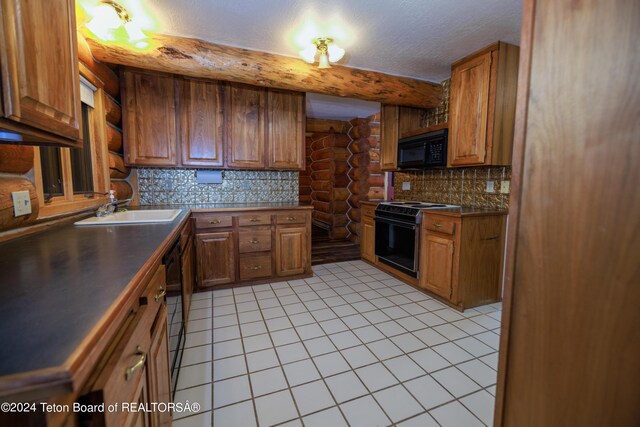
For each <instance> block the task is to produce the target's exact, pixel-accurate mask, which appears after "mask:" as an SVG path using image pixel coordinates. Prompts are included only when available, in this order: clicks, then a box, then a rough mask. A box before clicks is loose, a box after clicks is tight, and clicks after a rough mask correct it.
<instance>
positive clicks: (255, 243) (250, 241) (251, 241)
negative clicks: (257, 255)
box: [249, 239, 260, 245]
mask: <svg viewBox="0 0 640 427" xmlns="http://www.w3.org/2000/svg"><path fill="white" fill-rule="evenodd" d="M249 243H253V244H254V245H257V244H258V243H260V240H256V239H253V240H249Z"/></svg>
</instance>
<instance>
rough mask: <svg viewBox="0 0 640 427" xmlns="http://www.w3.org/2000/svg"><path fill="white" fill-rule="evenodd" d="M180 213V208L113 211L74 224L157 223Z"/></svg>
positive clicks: (171, 219) (169, 219)
mask: <svg viewBox="0 0 640 427" xmlns="http://www.w3.org/2000/svg"><path fill="white" fill-rule="evenodd" d="M178 215H180V209H156V210H141V211H124V212H115V213H113V214H111V215H108V216H103V217H101V218H98V217H91V218H87V219H83V220H82V221H78V222H76V223H74V225H82V226H87V225H118V224H157V223H162V222H171V221H173V220H174V219H176V217H177V216H178Z"/></svg>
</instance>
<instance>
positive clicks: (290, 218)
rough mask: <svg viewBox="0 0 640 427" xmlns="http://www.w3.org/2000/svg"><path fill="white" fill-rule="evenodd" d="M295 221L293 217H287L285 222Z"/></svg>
mask: <svg viewBox="0 0 640 427" xmlns="http://www.w3.org/2000/svg"><path fill="white" fill-rule="evenodd" d="M295 220H296V217H295V216H290V217H287V221H295Z"/></svg>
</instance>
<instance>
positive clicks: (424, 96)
mask: <svg viewBox="0 0 640 427" xmlns="http://www.w3.org/2000/svg"><path fill="white" fill-rule="evenodd" d="M149 35H150V38H149V40H148V41H149V42H150V44H151V46H152V48H150V49H147V50H145V51H140V50H137V49H135V48H133V47H129V46H123V45H115V44H102V43H101V42H98V41H96V40H94V39H92V38H91V37H90V35H89V34H88V33H87V34H85V36H86V38H87V42H88V43H89V45H90V47H91V52H92V54H93V56H94V57H95V58H96V59H97V60H99V61H102V62H111V63H114V64H120V65H126V66H131V67H137V68H142V69H147V70H154V71H160V72H166V73H172V74H181V75H184V76H189V77H195V78H205V79H214V80H227V81H233V82H239V83H247V84H251V85H256V86H266V87H272V88H278V89H287V90H294V91H300V92H316V93H324V94H327V95H334V96H343V97H350V98H358V99H364V100H367V101H376V102H381V103H384V104H394V105H403V106H410V107H420V108H434V107H437V106H438V105H439V104H440V102H441V98H442V88H441V86H440V85H438V84H433V83H430V82H426V81H423V80H417V79H412V78H407V77H399V76H392V75H389V74H383V73H379V72H375V71H367V70H360V69H356V68H349V67H344V66H340V65H334V66H333V67H332V68H329V69H326V70H322V69H319V68H318V66H317V65H314V64H308V63H306V62H304V61H303V60H301V59H298V58H291V57H288V56H283V55H275V54H272V53H266V52H259V51H255V50H248V49H242V48H237V47H231V46H223V45H218V44H214V43H209V42H205V41H202V40H198V39H192V38H186V37H177V36H170V35H164V34H149Z"/></svg>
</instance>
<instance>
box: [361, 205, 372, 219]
mask: <svg viewBox="0 0 640 427" xmlns="http://www.w3.org/2000/svg"><path fill="white" fill-rule="evenodd" d="M360 209H362V210H361V212H362V216H370V217H373V216H374V214H375V210H376V207H375V206H371V205H360Z"/></svg>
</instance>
